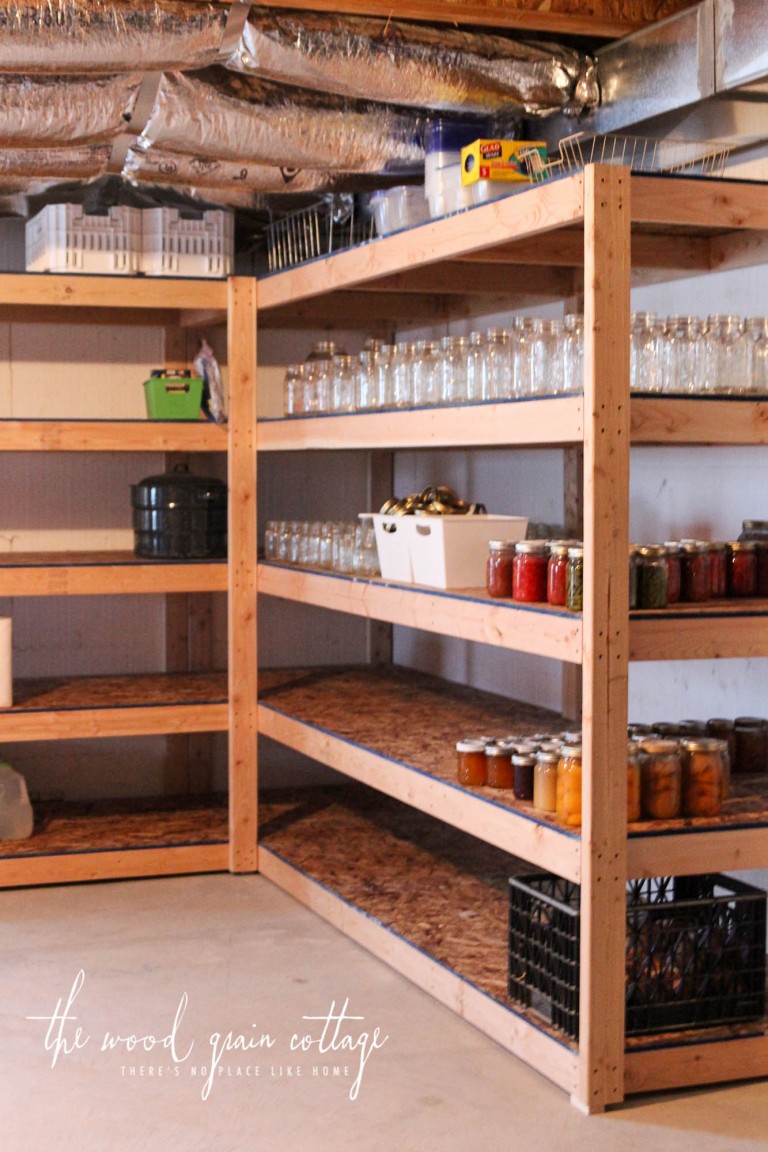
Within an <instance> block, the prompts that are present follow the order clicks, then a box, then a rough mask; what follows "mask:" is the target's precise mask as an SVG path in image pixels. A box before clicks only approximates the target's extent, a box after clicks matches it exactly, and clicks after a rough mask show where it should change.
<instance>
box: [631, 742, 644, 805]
mask: <svg viewBox="0 0 768 1152" xmlns="http://www.w3.org/2000/svg"><path fill="white" fill-rule="evenodd" d="M641 811H642V809H641V805H640V761H639V759H638V754H637V744H635V743H634V742H633V741H631V740H630V742H629V743H628V744H627V823H629V824H632V823H634V821H636V820H639V819H640V814H641Z"/></svg>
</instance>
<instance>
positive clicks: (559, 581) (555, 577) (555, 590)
mask: <svg viewBox="0 0 768 1152" xmlns="http://www.w3.org/2000/svg"><path fill="white" fill-rule="evenodd" d="M567 571H568V544H567V543H565V542H563V541H561V540H553V542H552V543H551V544H550V546H549V561H548V563H547V603H548V604H554V605H556V606H557V607H560V608H564V607H565V575H566V572H567Z"/></svg>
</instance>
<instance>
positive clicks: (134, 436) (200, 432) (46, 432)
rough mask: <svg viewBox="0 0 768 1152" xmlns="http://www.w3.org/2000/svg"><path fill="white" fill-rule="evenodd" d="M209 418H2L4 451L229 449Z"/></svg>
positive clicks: (0, 448) (218, 427)
mask: <svg viewBox="0 0 768 1152" xmlns="http://www.w3.org/2000/svg"><path fill="white" fill-rule="evenodd" d="M226 449H227V429H226V428H225V427H223V426H222V425H219V424H211V423H209V422H208V421H207V420H37V419H34V420H24V419H0V452H225V451H226Z"/></svg>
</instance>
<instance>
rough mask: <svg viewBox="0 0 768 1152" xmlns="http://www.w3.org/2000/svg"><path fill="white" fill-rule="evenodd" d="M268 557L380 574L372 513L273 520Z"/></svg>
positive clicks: (268, 529) (266, 536)
mask: <svg viewBox="0 0 768 1152" xmlns="http://www.w3.org/2000/svg"><path fill="white" fill-rule="evenodd" d="M264 558H265V559H266V560H274V561H276V562H277V563H281V564H298V565H300V566H301V567H305V568H323V569H330V570H331V571H333V572H347V573H353V574H354V575H356V576H378V575H379V554H378V550H377V548H376V537H375V534H374V529H373V519H372V517H371V516H368V515H361V516H359V517H358V519H357V520H269V521H267V526H266V530H265V532H264Z"/></svg>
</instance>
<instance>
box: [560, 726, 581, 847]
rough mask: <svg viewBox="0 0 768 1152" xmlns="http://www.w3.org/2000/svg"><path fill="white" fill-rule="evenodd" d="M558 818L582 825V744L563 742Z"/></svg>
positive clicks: (570, 823)
mask: <svg viewBox="0 0 768 1152" xmlns="http://www.w3.org/2000/svg"><path fill="white" fill-rule="evenodd" d="M555 815H556V816H557V819H558V820H560V821H561V822H562V823H563V824H567V825H569V827H572V828H579V827H581V745H580V744H563V746H562V747H561V749H560V760H559V762H558V765H557V806H556V808H555Z"/></svg>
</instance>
